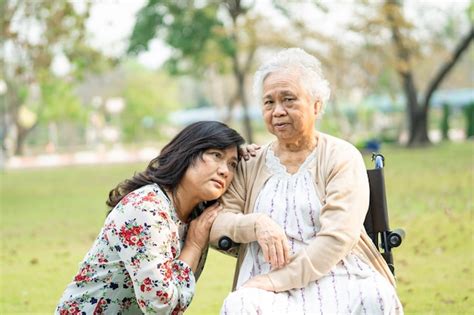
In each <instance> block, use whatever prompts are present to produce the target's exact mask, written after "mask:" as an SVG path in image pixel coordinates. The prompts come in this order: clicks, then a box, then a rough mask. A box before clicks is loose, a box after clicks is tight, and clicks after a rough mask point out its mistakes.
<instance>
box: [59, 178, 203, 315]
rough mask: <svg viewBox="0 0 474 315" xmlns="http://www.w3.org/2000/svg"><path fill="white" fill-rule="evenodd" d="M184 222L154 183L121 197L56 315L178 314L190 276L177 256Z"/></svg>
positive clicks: (188, 294)
mask: <svg viewBox="0 0 474 315" xmlns="http://www.w3.org/2000/svg"><path fill="white" fill-rule="evenodd" d="M187 228H188V226H187V224H185V223H183V222H181V221H180V220H179V219H178V217H177V214H176V211H175V209H174V207H173V206H172V204H171V203H170V201H169V199H168V198H167V196H166V195H165V193H164V192H163V191H162V190H161V189H160V187H159V186H158V185H156V184H153V185H147V186H143V187H141V188H139V189H137V190H135V191H133V192H131V193H129V194H128V195H126V196H125V197H124V198H123V199H122V200H121V201H120V202H119V203H118V204H117V206H116V207H115V208H114V209H113V210H112V211H111V212H110V214H109V215H108V217H107V219H106V221H105V224H104V226H103V228H102V231H101V232H100V234H99V236H98V237H97V239H96V240H95V242H94V245H93V246H92V248H91V249H90V250H89V252H88V253H87V254H86V256H85V258H84V261H83V262H82V263H81V264H80V266H79V272H78V273H77V275H76V276H75V277H74V280H73V282H72V283H70V284H69V285H68V286H67V288H66V291H65V292H64V294H63V296H62V298H61V300H60V302H59V305H58V306H57V308H56V314H102V313H105V314H137V313H140V311H141V312H143V313H152V314H181V313H183V312H184V310H185V309H186V308H187V307H188V305H189V304H190V303H191V299H192V297H193V295H194V288H195V278H194V274H193V272H192V271H191V268H190V267H189V266H188V265H187V264H186V263H184V262H183V261H180V260H178V259H177V257H179V254H180V251H181V247H182V246H183V244H184V238H185V234H186V232H187Z"/></svg>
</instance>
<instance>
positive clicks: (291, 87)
mask: <svg viewBox="0 0 474 315" xmlns="http://www.w3.org/2000/svg"><path fill="white" fill-rule="evenodd" d="M275 92H277V93H285V92H286V93H296V94H299V93H302V92H304V89H303V86H302V84H301V80H300V74H299V73H298V72H297V71H289V70H288V71H277V72H272V73H270V74H269V75H268V76H267V77H266V78H265V80H264V81H263V97H265V96H269V95H271V94H273V93H275Z"/></svg>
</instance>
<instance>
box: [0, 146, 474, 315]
mask: <svg viewBox="0 0 474 315" xmlns="http://www.w3.org/2000/svg"><path fill="white" fill-rule="evenodd" d="M383 153H384V154H385V156H386V158H387V161H386V169H385V177H386V186H387V187H386V188H387V194H388V205H389V211H390V216H391V227H392V228H395V227H403V228H404V229H405V231H406V232H407V238H406V240H405V241H404V243H403V245H402V246H401V247H400V248H397V249H395V250H394V256H395V266H396V272H397V276H398V292H399V295H400V299H401V300H402V303H403V304H404V305H405V311H406V313H407V314H472V312H473V310H474V294H473V293H474V285H473V280H474V278H473V267H474V266H473V262H474V259H473V255H474V248H473V244H474V242H473V235H474V234H473V220H472V213H473V195H474V194H473V188H474V179H473V175H474V169H473V168H474V163H473V162H474V145H473V143H471V142H467V143H463V144H450V143H446V144H441V145H438V146H434V147H430V148H425V149H414V150H407V149H404V148H397V147H392V148H386V150H385V148H384V150H383ZM368 158H369V157H367V165H370V164H371V163H370V162H368ZM144 166H145V164H133V165H130V164H129V165H114V166H93V167H69V168H59V169H41V170H21V171H6V172H4V173H0V185H1V196H0V200H1V204H0V206H1V212H0V213H1V214H0V239H1V251H0V314H12V313H28V314H30V313H44V314H51V313H52V312H53V310H54V307H55V305H56V303H57V301H58V299H59V297H60V296H61V294H62V292H63V290H64V288H65V286H66V284H67V283H68V282H69V281H70V280H71V279H72V277H73V275H74V274H75V272H76V271H77V266H78V263H79V262H80V260H81V259H82V258H83V256H84V255H85V253H86V252H87V250H88V249H89V247H90V246H91V244H92V242H93V240H94V238H95V237H96V235H97V233H98V232H99V230H100V228H101V225H102V223H103V220H104V218H105V212H106V207H105V204H104V201H105V198H106V196H107V193H108V191H109V190H110V189H111V188H112V187H113V186H114V185H115V184H116V183H117V182H119V181H120V180H122V179H124V178H126V177H129V176H130V175H131V174H133V172H134V171H137V170H142V169H143V168H144ZM234 266H235V260H234V259H232V258H230V257H227V256H224V255H221V254H218V253H216V252H214V251H211V252H210V254H209V257H208V263H207V265H206V269H205V271H204V273H203V275H202V276H201V279H200V281H199V283H198V286H197V293H196V296H195V299H194V301H193V303H192V304H191V307H190V309H189V312H188V314H191V315H192V314H217V313H218V311H219V309H220V305H221V303H222V301H223V299H224V298H225V296H226V295H227V293H228V292H229V290H230V287H231V283H232V276H233V271H234Z"/></svg>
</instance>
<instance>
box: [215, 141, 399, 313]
mask: <svg viewBox="0 0 474 315" xmlns="http://www.w3.org/2000/svg"><path fill="white" fill-rule="evenodd" d="M315 163H316V151H313V152H312V153H311V154H310V155H309V156H308V157H307V158H306V160H305V162H304V163H303V164H302V165H301V166H300V168H299V170H298V172H296V173H295V174H289V173H288V172H287V170H286V168H285V166H283V165H282V164H281V163H280V161H279V159H278V158H277V157H276V156H275V155H274V153H273V151H272V150H271V149H269V150H268V151H267V155H266V165H267V167H268V168H269V170H270V172H271V173H272V176H271V177H270V178H269V180H268V181H267V182H266V183H265V186H264V187H263V189H262V191H261V192H260V194H259V196H258V198H257V201H256V202H255V209H254V212H259V213H266V214H267V215H269V216H270V217H271V218H272V219H273V220H274V221H275V222H277V223H278V224H279V225H280V226H282V227H283V229H284V231H285V233H286V235H287V237H288V240H289V245H290V250H291V252H292V253H296V252H297V251H299V250H300V249H301V248H303V247H305V246H307V245H308V244H309V243H310V242H311V240H313V239H314V237H315V236H316V234H317V233H318V231H319V230H320V228H321V223H320V221H319V213H320V208H321V202H320V201H319V199H318V197H317V195H316V192H315V190H314V189H313V187H314V182H313V176H312V175H311V172H310V169H311V168H314V167H315ZM269 271H270V264H268V263H266V262H265V260H264V258H263V254H262V251H261V248H260V246H259V245H258V243H257V242H252V243H250V244H249V246H248V249H247V253H246V256H245V257H244V260H243V263H242V266H241V269H240V274H239V278H238V282H237V287H236V288H237V290H236V291H235V292H232V293H231V294H229V296H228V297H227V298H226V299H225V301H224V304H223V306H222V308H221V314H402V313H403V308H402V306H401V304H400V301H399V299H398V297H397V295H396V293H395V289H394V288H393V286H392V285H391V284H390V283H389V282H388V280H386V279H385V278H384V277H383V276H382V275H381V274H380V273H378V272H377V271H376V270H374V269H373V268H371V267H370V266H369V265H368V264H366V263H365V262H364V261H362V259H360V258H359V257H358V256H357V255H355V254H354V253H349V254H348V255H347V256H346V257H345V258H344V259H342V260H341V261H340V262H339V263H338V264H337V265H336V266H334V267H333V268H332V269H331V271H330V272H329V274H327V275H326V276H324V277H323V278H321V279H319V280H317V281H314V282H311V283H309V284H308V285H307V286H306V287H304V288H301V289H292V290H289V291H284V292H279V293H275V292H270V291H265V290H261V289H256V288H243V289H239V288H240V287H241V286H242V284H244V283H245V282H246V281H247V280H249V279H250V278H252V277H254V276H256V275H260V274H265V273H268V272H269Z"/></svg>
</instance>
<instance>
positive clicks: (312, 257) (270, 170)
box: [210, 48, 403, 314]
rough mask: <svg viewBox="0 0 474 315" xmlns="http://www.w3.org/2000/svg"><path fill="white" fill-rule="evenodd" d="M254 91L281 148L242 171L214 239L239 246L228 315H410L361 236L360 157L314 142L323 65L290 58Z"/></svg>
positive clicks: (274, 146) (297, 54)
mask: <svg viewBox="0 0 474 315" xmlns="http://www.w3.org/2000/svg"><path fill="white" fill-rule="evenodd" d="M254 89H255V91H256V94H257V95H258V96H259V97H260V99H261V102H262V104H263V105H262V112H263V118H264V121H265V124H266V126H267V129H268V131H270V132H271V133H272V134H274V135H275V136H276V141H274V142H272V143H270V144H268V145H266V146H264V147H263V148H262V149H261V150H259V151H258V153H257V156H256V157H255V158H253V159H250V160H249V161H247V162H243V163H240V165H239V167H238V170H237V173H236V175H235V178H234V181H233V182H232V184H231V186H230V188H229V190H228V191H227V192H226V194H225V195H224V196H223V198H222V203H223V206H224V210H223V211H222V212H221V213H220V214H219V215H218V216H217V218H216V220H215V221H214V224H213V226H212V229H211V236H210V238H211V243H214V244H216V242H217V241H218V240H219V239H220V238H221V237H222V236H228V237H230V238H231V239H232V240H233V241H234V242H238V243H241V244H242V245H241V246H240V249H239V252H238V261H237V269H236V274H235V278H234V290H236V291H235V292H233V293H231V294H230V295H229V296H228V297H227V298H226V300H225V301H224V305H223V306H222V310H221V313H223V314H288V313H291V314H312V313H318V314H397V313H403V309H402V306H401V304H400V301H399V299H398V297H397V294H396V291H395V288H394V286H395V281H394V278H393V276H392V274H391V272H390V270H389V268H388V266H387V265H386V263H385V261H384V260H383V258H382V257H381V255H380V254H379V252H378V251H377V250H376V248H375V247H374V245H373V244H372V242H371V240H370V238H369V237H368V235H367V233H366V232H365V230H364V227H363V222H364V218H365V215H366V212H367V209H368V202H369V185H368V179H367V173H366V169H365V165H364V162H363V159H362V157H361V154H360V153H359V151H358V150H357V149H356V148H355V147H353V146H352V145H351V144H349V143H347V142H345V141H343V140H341V139H338V138H335V137H332V136H329V135H327V134H324V133H321V132H317V131H316V130H315V129H314V125H315V121H316V119H317V118H318V117H319V116H321V114H322V112H323V106H324V104H325V103H326V102H327V100H328V98H329V94H330V91H329V86H328V82H327V81H326V80H325V79H324V78H323V76H322V73H321V69H320V64H319V62H318V60H317V59H316V58H314V57H313V56H310V55H309V54H307V53H306V52H304V51H303V50H301V49H296V48H292V49H287V50H284V51H281V52H280V53H278V54H277V55H276V56H275V57H274V58H273V59H271V60H270V61H268V62H267V63H265V64H264V65H262V66H261V67H260V69H259V70H258V72H257V73H256V75H255V79H254Z"/></svg>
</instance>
